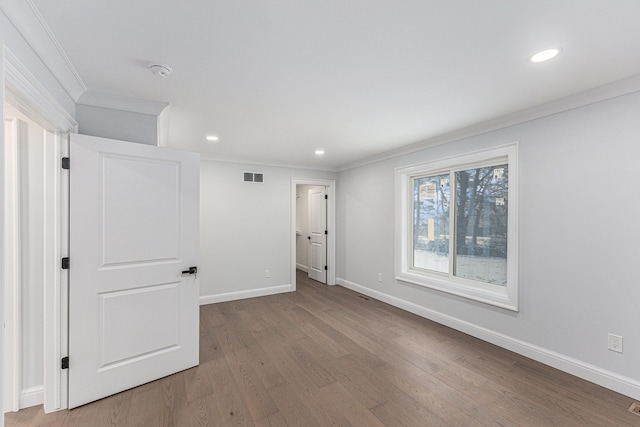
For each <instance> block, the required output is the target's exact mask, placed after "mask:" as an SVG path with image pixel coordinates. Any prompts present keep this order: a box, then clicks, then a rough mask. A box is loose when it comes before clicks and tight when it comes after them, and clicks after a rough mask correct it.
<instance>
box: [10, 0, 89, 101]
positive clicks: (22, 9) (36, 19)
mask: <svg viewBox="0 0 640 427" xmlns="http://www.w3.org/2000/svg"><path fill="white" fill-rule="evenodd" d="M0 10H2V11H3V12H4V14H5V15H6V16H7V18H8V19H9V20H10V21H11V23H12V24H13V25H14V26H15V27H16V29H17V30H18V32H19V33H20V34H21V35H22V37H24V39H25V40H26V41H27V43H28V44H29V46H31V48H32V49H33V51H34V52H35V53H36V55H38V57H39V58H40V60H42V62H43V63H44V64H45V65H46V67H47V68H48V69H49V71H51V74H53V76H54V77H55V78H56V80H58V82H59V83H60V85H62V87H63V88H64V90H65V91H66V92H67V94H69V96H70V97H71V99H73V100H74V101H77V100H78V98H80V95H82V93H83V92H84V91H85V90H87V87H86V86H85V84H84V82H83V81H82V79H81V78H80V75H79V74H78V72H77V71H76V69H75V68H74V66H73V64H72V63H71V61H70V60H69V57H67V54H66V53H65V52H64V50H63V49H62V46H60V43H58V40H56V38H55V36H54V35H53V32H52V31H51V29H50V28H49V26H48V25H47V23H46V22H45V21H44V19H43V18H42V15H40V12H38V9H37V8H36V7H35V6H34V4H33V3H32V2H31V0H0Z"/></svg>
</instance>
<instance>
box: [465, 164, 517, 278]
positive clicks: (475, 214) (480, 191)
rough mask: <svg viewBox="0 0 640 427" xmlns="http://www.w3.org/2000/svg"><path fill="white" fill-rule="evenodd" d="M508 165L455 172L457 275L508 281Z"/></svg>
mask: <svg viewBox="0 0 640 427" xmlns="http://www.w3.org/2000/svg"><path fill="white" fill-rule="evenodd" d="M508 175H509V174H508V167H507V165H499V166H491V167H482V168H477V169H468V170H464V171H460V172H456V173H455V179H456V207H455V209H456V211H455V213H454V214H455V220H456V248H455V249H456V250H455V261H454V273H453V274H454V275H455V276H458V277H464V278H467V279H473V280H478V281H481V282H487V283H493V284H496V285H502V286H506V284H507V206H508V204H509V201H508V197H507V196H508V192H507V190H508V182H509V179H508Z"/></svg>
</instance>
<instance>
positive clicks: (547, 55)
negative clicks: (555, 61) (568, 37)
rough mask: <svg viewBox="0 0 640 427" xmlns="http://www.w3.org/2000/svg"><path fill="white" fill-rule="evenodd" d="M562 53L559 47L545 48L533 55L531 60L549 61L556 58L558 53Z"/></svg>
mask: <svg viewBox="0 0 640 427" xmlns="http://www.w3.org/2000/svg"><path fill="white" fill-rule="evenodd" d="M559 53H560V49H557V48H553V49H545V50H542V51H540V52H538V53H536V54H535V55H533V56H532V57H531V59H530V61H531V62H544V61H548V60H550V59H552V58H555V57H556V56H558V54H559Z"/></svg>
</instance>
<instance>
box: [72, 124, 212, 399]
mask: <svg viewBox="0 0 640 427" xmlns="http://www.w3.org/2000/svg"><path fill="white" fill-rule="evenodd" d="M70 159H71V160H70V171H69V173H70V221H71V223H70V241H69V245H70V246H69V249H70V258H69V259H70V262H69V408H73V407H77V406H80V405H83V404H85V403H88V402H91V401H94V400H97V399H100V398H102V397H105V396H109V395H111V394H115V393H118V392H120V391H123V390H126V389H129V388H132V387H135V386H138V385H140V384H144V383H147V382H149V381H153V380H155V379H158V378H161V377H164V376H167V375H170V374H172V373H175V372H178V371H181V370H184V369H187V368H190V367H192V366H196V365H197V364H198V345H199V343H198V338H199V331H198V323H199V320H198V319H199V291H198V281H197V278H196V274H189V269H190V267H196V265H197V261H198V233H199V225H198V224H199V158H198V155H197V154H194V153H187V152H182V151H177V150H169V149H164V148H159V147H153V146H148V145H143V144H135V143H130V142H122V141H113V140H108V139H103V138H95V137H89V136H84V135H72V136H71V145H70ZM192 272H193V273H195V271H193V270H192Z"/></svg>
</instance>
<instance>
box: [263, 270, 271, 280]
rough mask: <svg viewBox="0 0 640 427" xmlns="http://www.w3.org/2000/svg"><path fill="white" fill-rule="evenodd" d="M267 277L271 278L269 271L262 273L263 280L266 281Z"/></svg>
mask: <svg viewBox="0 0 640 427" xmlns="http://www.w3.org/2000/svg"><path fill="white" fill-rule="evenodd" d="M269 277H271V271H270V270H265V271H264V278H265V279H268V278H269Z"/></svg>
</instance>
